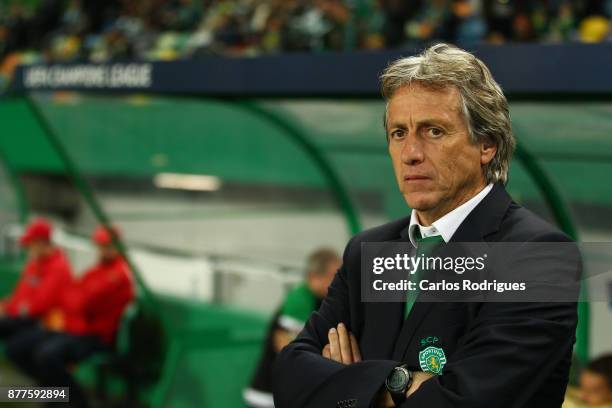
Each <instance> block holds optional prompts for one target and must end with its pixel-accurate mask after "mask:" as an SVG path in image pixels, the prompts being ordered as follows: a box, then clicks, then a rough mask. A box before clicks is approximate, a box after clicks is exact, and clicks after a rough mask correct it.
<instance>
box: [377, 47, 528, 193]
mask: <svg viewBox="0 0 612 408" xmlns="http://www.w3.org/2000/svg"><path fill="white" fill-rule="evenodd" d="M380 80H381V84H382V95H383V97H384V98H385V101H386V103H387V106H386V107H385V118H384V126H385V129H386V128H387V111H388V105H389V100H390V99H391V97H392V96H393V95H394V94H395V92H396V91H397V90H398V89H400V88H401V87H404V86H406V85H409V84H411V83H418V84H419V85H423V86H426V87H431V88H432V89H442V88H447V87H453V86H454V87H456V88H457V90H458V91H459V94H460V95H461V106H460V109H461V110H462V111H463V114H464V116H465V120H466V123H467V126H468V130H469V132H470V137H471V139H472V141H473V142H474V143H476V142H481V141H483V140H486V141H490V142H492V143H494V144H495V145H496V146H497V152H496V153H495V157H494V158H493V160H491V162H489V163H488V164H487V165H485V168H484V173H485V174H484V175H485V179H486V181H487V183H494V182H496V181H501V182H503V183H506V182H507V181H508V167H509V163H510V157H511V156H512V153H513V151H514V147H515V145H516V141H515V139H514V136H513V134H512V128H511V126H510V114H509V111H508V101H507V100H506V97H505V96H504V94H503V92H502V90H501V88H500V86H499V85H498V84H497V82H495V80H494V79H493V76H492V75H491V72H490V71H489V69H488V68H487V67H486V65H485V64H484V63H483V62H482V61H481V60H479V59H478V58H476V57H475V56H474V55H472V54H470V53H469V52H467V51H464V50H462V49H460V48H457V47H455V46H452V45H448V44H436V45H433V46H431V47H430V48H427V49H426V50H425V51H423V52H422V53H421V54H419V55H416V56H412V57H407V58H400V59H398V60H396V61H394V62H392V63H391V64H390V65H389V66H388V67H387V68H385V70H384V72H383V73H382V75H381V76H380Z"/></svg>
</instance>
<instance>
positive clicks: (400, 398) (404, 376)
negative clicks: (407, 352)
mask: <svg viewBox="0 0 612 408" xmlns="http://www.w3.org/2000/svg"><path fill="white" fill-rule="evenodd" d="M411 385H412V372H411V371H410V370H408V369H407V368H406V364H403V365H401V366H397V367H395V368H394V369H393V371H391V373H390V374H389V376H388V377H387V380H386V381H385V387H386V388H387V391H389V394H391V398H392V399H393V403H394V404H395V406H399V405H400V404H401V403H402V402H404V400H405V399H406V391H408V388H410V386H411Z"/></svg>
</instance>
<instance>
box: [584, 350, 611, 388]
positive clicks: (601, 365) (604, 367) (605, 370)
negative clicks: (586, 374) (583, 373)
mask: <svg viewBox="0 0 612 408" xmlns="http://www.w3.org/2000/svg"><path fill="white" fill-rule="evenodd" d="M585 369H586V370H588V371H590V372H592V373H595V374H599V375H601V376H602V377H604V378H605V379H606V384H608V387H609V388H612V354H606V355H604V356H601V357H599V358H596V359H595V360H593V361H591V362H590V363H589V364H588V365H587V366H586V367H585Z"/></svg>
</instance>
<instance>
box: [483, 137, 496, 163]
mask: <svg viewBox="0 0 612 408" xmlns="http://www.w3.org/2000/svg"><path fill="white" fill-rule="evenodd" d="M496 153H497V145H496V144H495V143H493V141H491V140H485V141H483V142H482V143H481V144H480V164H481V165H483V166H484V165H485V164H489V163H490V162H491V160H493V158H494V157H495V154H496Z"/></svg>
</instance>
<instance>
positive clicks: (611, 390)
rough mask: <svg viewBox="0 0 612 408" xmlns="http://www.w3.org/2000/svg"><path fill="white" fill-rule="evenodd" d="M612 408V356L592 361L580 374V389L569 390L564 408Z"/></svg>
mask: <svg viewBox="0 0 612 408" xmlns="http://www.w3.org/2000/svg"><path fill="white" fill-rule="evenodd" d="M582 407H585V408H586V407H599V408H610V407H612V354H607V355H604V356H601V357H599V358H596V359H595V360H593V361H591V362H590V363H589V364H588V365H587V366H586V367H585V368H584V370H582V372H581V373H580V379H579V384H578V388H571V387H570V388H568V392H567V396H566V398H565V402H564V404H563V408H582Z"/></svg>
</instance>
